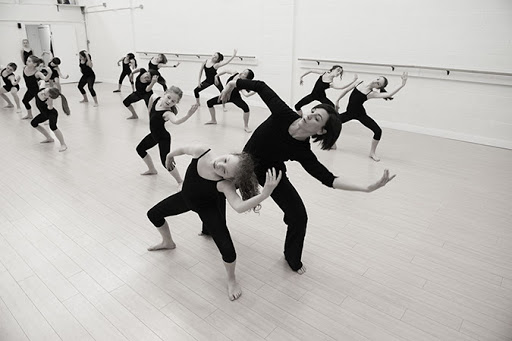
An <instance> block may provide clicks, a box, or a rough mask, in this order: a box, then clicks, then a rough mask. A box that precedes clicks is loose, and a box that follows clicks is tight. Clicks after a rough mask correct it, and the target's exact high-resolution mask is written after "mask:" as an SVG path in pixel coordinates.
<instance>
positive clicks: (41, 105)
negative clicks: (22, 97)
mask: <svg viewBox="0 0 512 341" xmlns="http://www.w3.org/2000/svg"><path fill="white" fill-rule="evenodd" d="M43 91H44V90H43ZM46 101H48V98H47V99H45V100H44V101H43V100H42V99H40V98H39V93H38V94H37V95H36V107H37V109H39V111H40V112H41V114H45V115H48V114H53V113H55V114H56V113H57V110H56V109H55V108H53V109H52V110H50V109H48V103H46Z"/></svg>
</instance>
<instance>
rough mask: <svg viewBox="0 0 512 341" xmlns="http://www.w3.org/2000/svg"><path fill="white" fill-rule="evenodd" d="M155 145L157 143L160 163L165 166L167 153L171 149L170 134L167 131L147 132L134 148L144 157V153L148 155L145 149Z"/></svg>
mask: <svg viewBox="0 0 512 341" xmlns="http://www.w3.org/2000/svg"><path fill="white" fill-rule="evenodd" d="M156 145H158V149H159V150H160V161H162V165H163V166H164V167H165V159H166V157H167V154H169V152H170V151H171V134H169V133H168V132H165V133H163V134H158V135H156V134H153V133H149V134H148V135H147V136H146V137H145V138H143V139H142V141H140V143H139V145H138V146H137V148H136V150H137V153H138V154H139V156H140V157H141V158H145V157H146V155H148V153H147V150H148V149H151V148H153V147H154V146H156Z"/></svg>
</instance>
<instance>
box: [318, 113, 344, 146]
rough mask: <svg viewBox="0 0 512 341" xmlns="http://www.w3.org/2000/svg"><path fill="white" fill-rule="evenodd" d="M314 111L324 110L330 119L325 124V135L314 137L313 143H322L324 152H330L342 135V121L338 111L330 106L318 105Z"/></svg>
mask: <svg viewBox="0 0 512 341" xmlns="http://www.w3.org/2000/svg"><path fill="white" fill-rule="evenodd" d="M313 109H324V110H325V111H327V114H328V115H329V117H328V118H327V122H325V125H324V129H325V134H322V135H313V136H312V137H313V142H321V145H320V148H322V149H323V150H329V149H331V147H332V146H333V145H334V143H336V140H337V139H338V137H340V133H341V120H340V119H339V116H338V113H337V112H336V109H334V107H332V106H331V105H329V104H318V105H316V106H314V107H313Z"/></svg>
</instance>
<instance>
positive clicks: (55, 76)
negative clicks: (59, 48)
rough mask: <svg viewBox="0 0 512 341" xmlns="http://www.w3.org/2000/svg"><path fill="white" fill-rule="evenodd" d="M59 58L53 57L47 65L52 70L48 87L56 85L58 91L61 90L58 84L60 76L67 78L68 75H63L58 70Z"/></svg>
mask: <svg viewBox="0 0 512 341" xmlns="http://www.w3.org/2000/svg"><path fill="white" fill-rule="evenodd" d="M59 65H60V58H58V57H54V58H52V60H51V61H50V62H49V63H48V67H49V68H50V69H51V70H52V75H51V76H50V87H52V88H53V87H54V86H55V87H56V88H57V89H59V90H60V91H62V89H61V86H60V77H62V78H64V79H68V78H69V75H63V74H62V72H61V71H60V67H59Z"/></svg>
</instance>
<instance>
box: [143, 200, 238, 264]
mask: <svg viewBox="0 0 512 341" xmlns="http://www.w3.org/2000/svg"><path fill="white" fill-rule="evenodd" d="M221 200H223V201H224V204H222V203H220V202H218V203H215V202H213V203H212V205H211V206H208V207H200V208H198V207H193V208H192V207H191V206H190V205H189V204H188V203H187V202H186V200H185V198H184V196H183V193H182V192H178V193H176V194H173V195H171V196H170V197H168V198H166V199H164V200H162V201H160V202H159V203H158V204H156V205H155V206H153V207H152V208H151V209H150V210H149V211H148V218H149V220H151V222H152V223H153V225H155V226H156V227H157V228H159V227H162V226H163V225H164V223H165V217H169V216H174V215H178V214H181V213H185V212H188V211H194V212H196V213H197V214H198V215H199V218H201V221H202V222H203V226H205V225H206V226H208V232H209V234H210V235H211V236H212V238H213V241H214V242H215V245H217V248H218V249H219V251H220V253H221V255H222V260H224V262H226V263H233V262H234V261H235V260H236V252H235V246H234V245H233V241H232V240H231V235H230V234H229V231H228V227H227V224H226V215H225V207H226V204H225V200H226V199H224V198H222V199H221V198H219V201H221ZM222 207H224V210H222V209H221V208H222Z"/></svg>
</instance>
